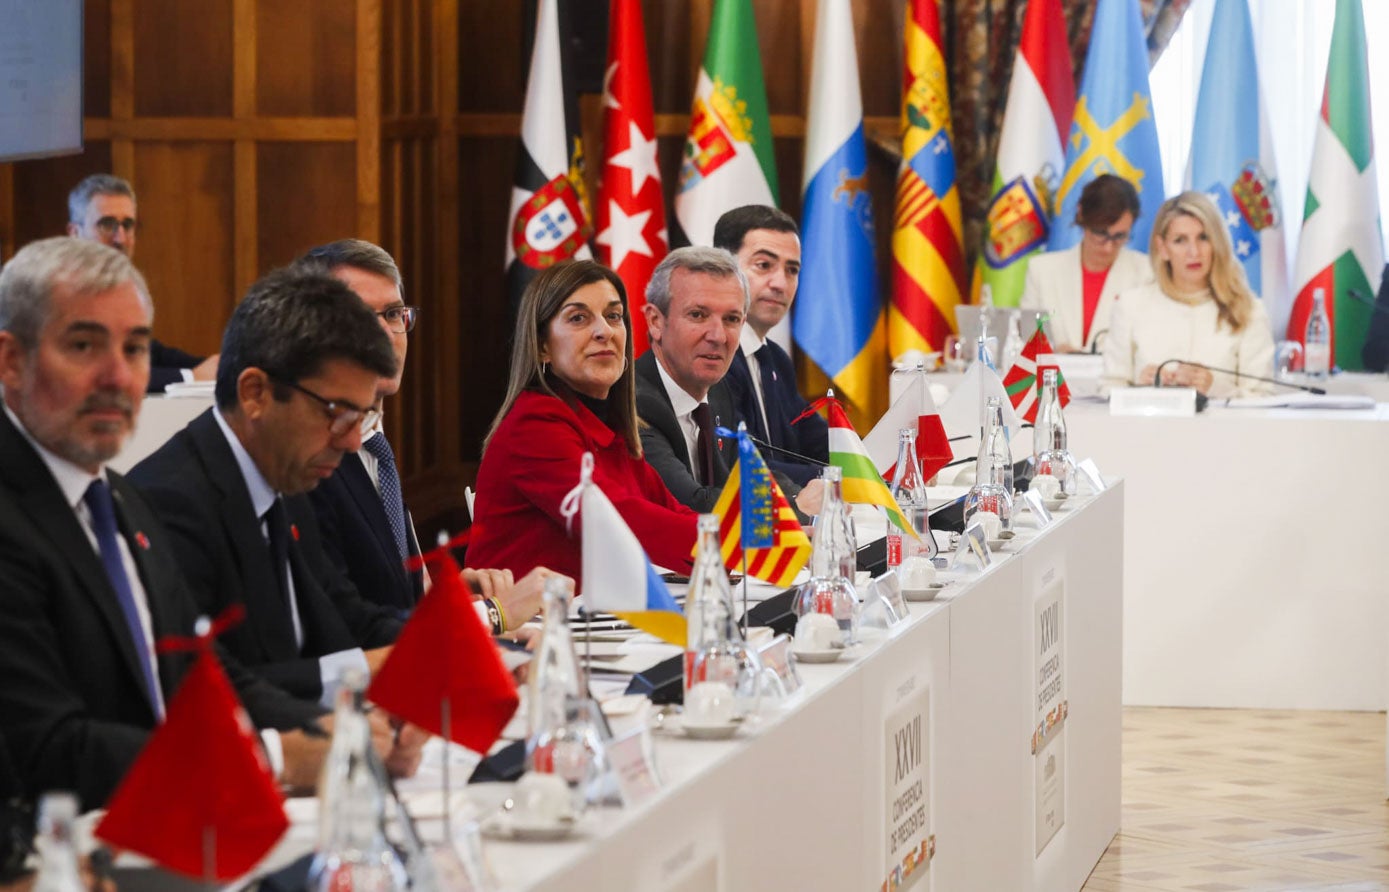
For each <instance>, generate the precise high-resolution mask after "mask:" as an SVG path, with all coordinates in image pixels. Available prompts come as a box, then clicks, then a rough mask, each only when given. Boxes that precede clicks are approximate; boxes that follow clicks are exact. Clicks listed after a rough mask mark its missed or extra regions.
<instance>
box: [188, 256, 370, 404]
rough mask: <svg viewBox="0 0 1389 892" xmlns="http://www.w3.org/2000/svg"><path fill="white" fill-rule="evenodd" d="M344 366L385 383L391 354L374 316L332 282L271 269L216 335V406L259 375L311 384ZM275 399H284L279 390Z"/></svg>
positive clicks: (327, 278)
mask: <svg viewBox="0 0 1389 892" xmlns="http://www.w3.org/2000/svg"><path fill="white" fill-rule="evenodd" d="M334 359H342V360H346V361H348V362H351V363H354V364H356V365H359V366H361V367H362V368H364V369H366V370H367V371H369V372H372V373H374V374H376V375H379V376H381V377H382V378H389V377H391V376H392V375H394V374H395V373H396V361H395V353H394V351H393V350H392V349H391V340H390V338H389V337H388V336H387V335H386V332H385V330H384V329H382V328H381V325H380V323H378V322H377V321H376V314H375V313H373V312H372V311H371V310H369V309H368V308H367V305H366V304H364V303H362V299H361V298H360V297H358V296H357V294H356V293H355V292H354V291H353V290H352V289H351V288H348V287H347V286H346V285H344V284H343V283H342V282H340V281H338V280H337V279H334V278H332V277H331V276H326V275H323V274H321V273H305V272H300V271H298V270H294V269H281V270H276V271H274V272H272V273H270V274H268V275H266V276H265V277H263V278H262V279H260V281H258V282H256V283H255V284H253V285H252V286H251V287H250V289H249V290H247V292H246V297H245V298H243V299H242V301H241V303H240V304H238V305H237V308H236V311H235V312H233V313H232V317H231V321H229V322H228V323H227V329H226V331H225V332H223V334H222V359H221V361H220V362H218V364H217V389H216V396H217V406H218V408H220V409H223V410H226V409H230V408H232V407H234V406H235V405H236V402H237V384H236V382H237V379H238V378H240V377H241V373H242V372H244V371H246V370H247V369H249V368H257V369H260V370H262V371H264V372H265V373H266V374H268V375H270V376H271V377H273V378H276V379H278V380H280V381H288V382H297V381H299V380H301V379H303V378H310V377H313V376H314V375H315V374H317V373H318V371H319V370H320V369H321V368H322V367H323V364H324V363H326V362H329V361H331V360H334ZM275 398H276V399H281V400H285V399H289V392H288V390H287V389H284V390H282V389H281V388H279V387H277V388H276V390H275Z"/></svg>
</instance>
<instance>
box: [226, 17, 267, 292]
mask: <svg viewBox="0 0 1389 892" xmlns="http://www.w3.org/2000/svg"><path fill="white" fill-rule="evenodd" d="M232 25H233V27H232V39H233V44H232V119H233V121H234V122H245V121H252V120H255V118H256V95H257V92H258V91H257V89H256V84H257V82H258V81H259V74H260V72H259V70H258V67H257V64H256V57H257V55H258V49H259V45H258V39H257V38H258V37H259V29H258V28H257V22H256V2H255V0H234V3H233V6H232ZM232 171H233V172H232V195H233V199H232V208H231V210H232V215H231V220H232V257H233V258H234V259H233V265H232V270H233V273H232V275H233V279H232V293H233V295H234V298H235V299H234V301H233V304H232V305H233V306H235V303H236V301H239V300H240V299H241V296H242V295H244V294H245V293H246V290H247V289H248V288H250V287H251V283H252V282H254V281H255V280H256V279H257V278H259V277H260V273H261V269H260V250H259V244H258V242H257V233H258V231H259V228H258V226H257V223H258V221H257V217H256V210H257V209H256V195H257V193H258V192H259V189H258V186H257V180H256V172H257V170H256V143H255V140H253V139H250V138H247V136H246V135H242V136H241V138H239V139H234V140H233V143H232ZM228 315H230V314H228Z"/></svg>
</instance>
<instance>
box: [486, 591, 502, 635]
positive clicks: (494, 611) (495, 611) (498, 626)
mask: <svg viewBox="0 0 1389 892" xmlns="http://www.w3.org/2000/svg"><path fill="white" fill-rule="evenodd" d="M482 603H484V604H486V605H487V622H488V623H490V624H491V626H492V634H493V635H500V634H501V633H503V632H505V631H506V624H505V623H503V622H502V611H501V608H500V607H498V606H497V602H496V599H494V598H488V599H487V600H485V601H483V602H482Z"/></svg>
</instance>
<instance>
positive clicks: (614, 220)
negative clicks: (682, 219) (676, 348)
mask: <svg viewBox="0 0 1389 892" xmlns="http://www.w3.org/2000/svg"><path fill="white" fill-rule="evenodd" d="M608 28H609V30H608V70H607V78H606V80H607V87H606V89H605V90H604V92H603V134H604V137H603V147H604V148H603V151H604V157H603V179H602V181H601V182H600V183H599V185H598V236H597V237H596V238H595V239H594V241H595V242H597V244H598V259H599V260H600V261H601V262H603V263H605V264H607V265H608V266H610V267H612V268H613V269H614V270H616V271H617V274H618V275H619V276H621V277H622V282H623V284H624V285H626V286H627V305H628V309H629V311H630V313H631V316H632V350H633V355H634V356H640V355H641V354H643V353H645V352H646V348H647V346H648V341H647V334H646V317H645V316H644V315H643V314H642V311H641V308H642V307H643V306H644V305H645V304H646V283H647V282H649V281H650V280H651V272H652V270H654V269H655V268H656V264H658V263H660V262H661V258H663V257H665V255H666V248H667V246H668V243H669V239H668V237H667V235H666V211H665V199H664V198H663V196H662V193H661V171H660V168H659V166H658V165H657V163H656V128H655V123H654V121H655V118H654V117H653V115H652V111H651V76H650V74H649V73H648V71H647V63H646V30H645V28H644V26H643V25H642V17H641V2H640V0H612V3H611V5H610V6H609V17H608Z"/></svg>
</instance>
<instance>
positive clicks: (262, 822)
mask: <svg viewBox="0 0 1389 892" xmlns="http://www.w3.org/2000/svg"><path fill="white" fill-rule="evenodd" d="M244 615H245V610H244V609H242V608H239V607H234V608H232V609H231V610H229V611H227V613H225V614H223V616H222V617H221V618H220V619H218V620H217V622H216V623H214V624H213V628H212V631H210V632H208V633H207V634H205V635H200V636H199V637H198V638H172V639H164V640H162V641H160V642H159V651H160V653H168V652H171V651H179V650H194V651H196V652H197V657H196V658H195V659H194V661H193V667H192V668H191V669H189V670H188V674H187V675H186V676H184V679H183V684H182V685H181V686H180V687H179V689H178V693H177V694H175V695H174V698H173V700H172V701H170V703H169V708H168V712H167V713H166V716H165V720H164V724H162V725H160V726H159V727H158V728H156V729H155V730H154V732H153V733H152V734H151V735H150V737H149V740H148V741H147V742H146V743H145V748H144V749H142V750H141V751H140V755H139V756H138V757H137V758H136V760H135V764H134V765H132V766H131V767H130V771H128V772H127V773H126V775H125V779H124V780H122V781H121V785H120V786H119V787H117V788H116V792H115V793H114V794H112V796H111V801H110V803H109V804H108V805H107V809H106V815H105V816H104V817H103V818H102V819H101V822H100V823H99V824H98V825H97V828H96V835H97V836H98V837H100V838H101V839H103V840H105V841H107V842H109V843H110V844H111V845H113V846H115V847H116V848H118V849H128V850H129V851H132V852H138V853H139V854H141V855H144V856H146V857H148V858H150V859H151V860H153V861H154V862H156V863H157V864H159V865H161V866H163V867H165V868H168V869H169V870H171V871H173V872H175V873H180V874H183V875H184V876H187V877H193V878H195V879H200V880H204V879H213V880H217V881H220V882H225V881H227V880H232V879H235V878H237V877H239V876H241V875H243V874H245V873H246V872H247V871H249V870H250V869H251V868H252V867H254V866H255V865H256V863H257V862H259V861H260V859H261V858H262V857H264V856H265V853H266V852H268V851H270V848H271V847H272V846H273V845H275V843H276V842H277V841H278V840H279V838H280V837H281V836H283V835H284V832H285V830H286V829H288V827H289V819H288V818H287V817H286V816H285V809H284V797H283V796H282V795H281V794H280V788H279V786H278V785H277V784H276V783H275V778H274V777H272V776H271V774H270V766H269V764H267V763H266V760H265V755H264V752H263V751H262V749H261V744H260V741H259V740H258V739H257V737H256V732H255V729H254V728H253V727H252V726H251V721H250V719H248V718H247V717H246V712H245V710H243V709H242V708H241V702H240V701H239V700H237V698H236V692H235V691H233V690H232V686H231V682H229V681H228V680H227V675H226V673H225V672H224V671H223V670H222V664H221V663H220V662H218V660H217V656H216V653H215V651H214V650H213V647H212V641H213V639H214V638H215V637H216V635H217V634H218V633H220V632H221V631H223V630H225V629H226V628H228V627H229V626H231V625H234V624H235V623H236V622H238V621H240V619H241V617H242V616H244Z"/></svg>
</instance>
